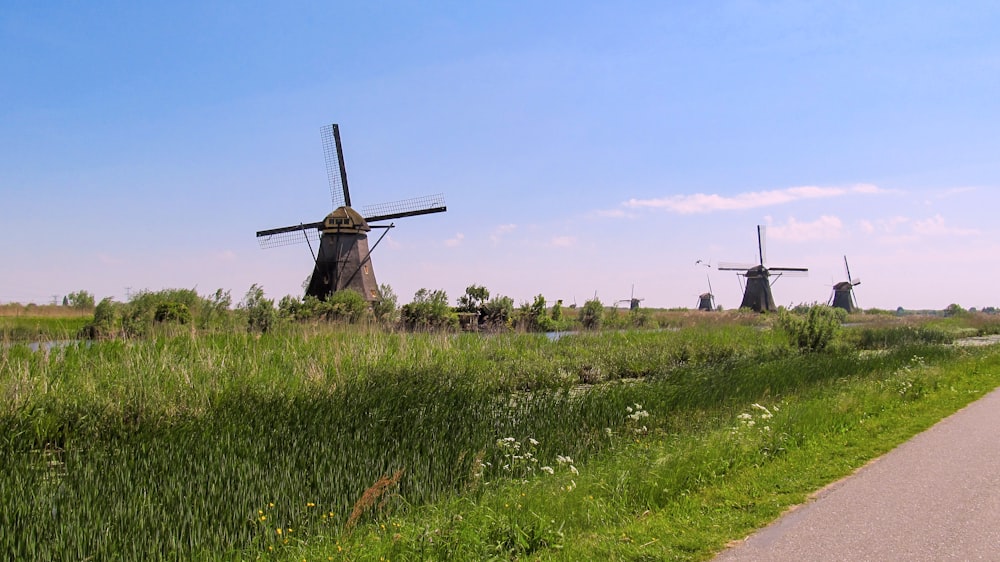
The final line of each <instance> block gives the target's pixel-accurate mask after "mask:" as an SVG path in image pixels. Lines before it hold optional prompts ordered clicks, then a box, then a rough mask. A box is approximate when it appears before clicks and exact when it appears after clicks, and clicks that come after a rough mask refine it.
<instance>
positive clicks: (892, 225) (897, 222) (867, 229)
mask: <svg viewBox="0 0 1000 562" xmlns="http://www.w3.org/2000/svg"><path fill="white" fill-rule="evenodd" d="M909 222H910V219H909V218H907V217H898V216H897V217H890V218H887V219H878V220H875V221H870V220H862V221H861V230H862V231H863V232H864V233H865V234H893V233H895V232H897V231H898V230H899V227H900V226H902V225H904V224H907V223H909Z"/></svg>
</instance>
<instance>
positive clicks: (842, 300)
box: [829, 256, 861, 313]
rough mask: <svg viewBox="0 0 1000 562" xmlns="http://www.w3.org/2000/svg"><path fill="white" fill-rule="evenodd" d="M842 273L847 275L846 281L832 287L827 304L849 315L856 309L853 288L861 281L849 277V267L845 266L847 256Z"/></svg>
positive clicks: (845, 259) (856, 304) (856, 300)
mask: <svg viewBox="0 0 1000 562" xmlns="http://www.w3.org/2000/svg"><path fill="white" fill-rule="evenodd" d="M844 273H846V274H847V281H841V282H840V283H837V284H836V285H834V286H833V295H832V296H831V297H830V303H829V304H830V306H833V307H834V308H843V309H844V310H846V311H847V312H848V313H851V312H854V310H855V309H856V308H857V307H858V299H857V297H855V296H854V288H855V287H857V286H858V285H860V284H861V279H855V278H854V277H851V266H849V265H847V256H844Z"/></svg>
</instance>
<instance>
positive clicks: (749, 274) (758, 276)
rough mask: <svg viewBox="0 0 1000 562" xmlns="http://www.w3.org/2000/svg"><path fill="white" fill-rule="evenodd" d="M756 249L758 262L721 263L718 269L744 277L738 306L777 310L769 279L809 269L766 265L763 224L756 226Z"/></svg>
mask: <svg viewBox="0 0 1000 562" xmlns="http://www.w3.org/2000/svg"><path fill="white" fill-rule="evenodd" d="M757 251H758V256H759V257H760V263H758V264H756V265H753V264H736V263H721V264H719V271H738V272H740V273H737V275H739V276H741V277H745V278H746V287H745V288H744V291H743V302H742V303H741V304H740V308H749V309H752V310H754V311H756V312H769V311H774V310H777V309H778V307H777V306H775V304H774V297H773V296H772V295H771V281H770V278H771V277H772V276H773V277H774V278H775V279H777V278H779V277H782V276H784V275H788V276H793V277H794V276H804V275H806V274H808V273H809V269H807V268H804V267H768V266H767V265H765V264H766V263H767V241H766V231H765V228H764V227H763V226H760V225H758V226H757Z"/></svg>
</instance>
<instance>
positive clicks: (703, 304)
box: [694, 260, 715, 312]
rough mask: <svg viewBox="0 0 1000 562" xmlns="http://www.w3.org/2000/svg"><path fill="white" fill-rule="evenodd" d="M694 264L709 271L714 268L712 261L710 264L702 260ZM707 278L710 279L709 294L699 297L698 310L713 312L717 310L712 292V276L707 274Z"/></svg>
mask: <svg viewBox="0 0 1000 562" xmlns="http://www.w3.org/2000/svg"><path fill="white" fill-rule="evenodd" d="M694 263H695V265H703V266H705V267H707V268H709V269H711V268H712V260H709V261H708V263H705V262H703V261H701V260H698V261H696V262H694ZM705 278H706V279H708V292H707V293H702V294H700V295H698V310H705V311H708V312H711V311H713V310H715V294H714V293H713V291H712V276H711V275H709V274H707V273H706V274H705Z"/></svg>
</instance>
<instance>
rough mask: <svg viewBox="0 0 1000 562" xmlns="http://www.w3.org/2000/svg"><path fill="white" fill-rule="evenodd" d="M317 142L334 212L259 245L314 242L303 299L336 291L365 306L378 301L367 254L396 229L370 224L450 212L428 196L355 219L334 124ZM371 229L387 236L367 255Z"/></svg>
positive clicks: (267, 236)
mask: <svg viewBox="0 0 1000 562" xmlns="http://www.w3.org/2000/svg"><path fill="white" fill-rule="evenodd" d="M321 136H322V140H323V153H324V156H325V157H326V172H327V178H328V180H329V182H330V195H331V197H332V199H333V212H332V213H330V214H329V215H327V216H326V218H325V219H323V220H322V221H320V222H313V223H309V224H298V225H294V226H285V227H282V228H274V229H271V230H261V231H259V232H257V239H258V241H259V242H260V245H261V247H263V248H273V247H276V246H287V245H289V244H296V243H301V242H305V243H307V244H309V249H310V251H311V250H312V246H313V244H312V243H313V242H318V244H319V253H318V254H313V259H314V261H315V265H314V267H313V273H312V276H311V277H310V279H309V286H308V287H307V288H306V295H311V296H314V297H316V298H318V299H321V300H325V299H326V298H327V297H328V296H330V295H331V294H332V293H335V292H337V291H341V290H343V289H354V290H356V291H357V292H359V293H361V294H362V295H363V296H364V298H365V299H367V300H369V301H374V300H378V299H379V298H381V296H380V294H379V289H378V284H377V283H376V281H375V271H374V269H373V268H372V264H371V250H374V249H375V247H376V246H378V244H379V242H381V241H382V238H384V237H385V235H386V234H387V233H388V232H389V229H390V228H393V227H394V226H395V225H394V224H392V223H390V224H388V225H370V224H369V223H372V222H376V221H387V220H392V219H398V218H403V217H412V216H416V215H426V214H430V213H442V212H444V211H447V210H448V208H447V207H445V204H444V197H443V196H442V195H431V196H427V197H420V198H416V199H406V200H403V201H396V202H394V203H382V204H379V205H372V206H369V207H363V208H362V209H361V212H360V213H359V212H358V211H356V210H354V209H353V208H352V207H351V193H350V191H348V189H347V169H346V168H345V166H344V151H343V147H342V146H341V144H340V127H339V126H337V125H336V124H333V125H330V126H327V127H323V129H322V131H321ZM372 228H382V229H385V232H383V233H382V235H381V236H379V238H378V240H376V241H375V245H373V246H372V247H371V250H369V248H368V234H367V233H368V232H370V231H371V229H372ZM317 238H318V239H317Z"/></svg>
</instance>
